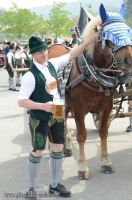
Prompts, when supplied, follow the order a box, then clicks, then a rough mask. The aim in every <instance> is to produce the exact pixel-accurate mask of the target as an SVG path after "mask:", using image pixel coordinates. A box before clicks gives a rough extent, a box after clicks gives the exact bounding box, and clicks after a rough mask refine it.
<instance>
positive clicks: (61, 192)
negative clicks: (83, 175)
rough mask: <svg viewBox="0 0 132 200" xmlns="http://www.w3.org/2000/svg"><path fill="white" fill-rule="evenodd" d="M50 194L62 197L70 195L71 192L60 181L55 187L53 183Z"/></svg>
mask: <svg viewBox="0 0 132 200" xmlns="http://www.w3.org/2000/svg"><path fill="white" fill-rule="evenodd" d="M49 194H52V195H54V194H55V196H60V197H70V196H71V192H70V191H68V190H67V189H66V188H65V186H64V185H61V184H60V183H58V185H57V186H56V187H55V188H53V187H52V186H51V185H50V186H49Z"/></svg>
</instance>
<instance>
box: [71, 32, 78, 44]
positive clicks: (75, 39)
mask: <svg viewBox="0 0 132 200" xmlns="http://www.w3.org/2000/svg"><path fill="white" fill-rule="evenodd" d="M71 37H72V42H71V43H72V47H74V46H75V45H77V44H78V40H77V35H76V33H72V36H71Z"/></svg>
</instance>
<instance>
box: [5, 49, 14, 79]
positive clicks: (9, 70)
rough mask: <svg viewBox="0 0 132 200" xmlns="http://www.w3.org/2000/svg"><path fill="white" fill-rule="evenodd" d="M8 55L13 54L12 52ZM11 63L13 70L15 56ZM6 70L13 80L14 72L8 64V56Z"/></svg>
mask: <svg viewBox="0 0 132 200" xmlns="http://www.w3.org/2000/svg"><path fill="white" fill-rule="evenodd" d="M8 53H11V52H8ZM11 62H12V66H13V68H15V58H14V56H13V55H12V58H11ZM6 70H7V72H8V74H9V76H10V77H11V78H13V77H14V72H13V71H12V69H11V67H10V65H9V63H8V57H7V56H6Z"/></svg>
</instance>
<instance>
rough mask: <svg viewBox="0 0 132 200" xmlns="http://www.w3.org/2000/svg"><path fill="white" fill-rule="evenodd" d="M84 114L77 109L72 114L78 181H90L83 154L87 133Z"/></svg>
mask: <svg viewBox="0 0 132 200" xmlns="http://www.w3.org/2000/svg"><path fill="white" fill-rule="evenodd" d="M84 116H85V115H84V114H83V113H81V112H80V110H79V109H76V112H74V117H75V122H76V127H77V136H76V137H77V141H78V144H79V152H78V178H79V179H84V180H85V179H90V173H89V169H88V167H87V165H86V157H85V152H84V144H85V141H86V137H87V133H86V128H85V123H84Z"/></svg>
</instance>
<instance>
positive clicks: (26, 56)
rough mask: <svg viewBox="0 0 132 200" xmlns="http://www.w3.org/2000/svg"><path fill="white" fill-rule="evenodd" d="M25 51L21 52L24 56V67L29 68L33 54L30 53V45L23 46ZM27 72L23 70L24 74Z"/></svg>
mask: <svg viewBox="0 0 132 200" xmlns="http://www.w3.org/2000/svg"><path fill="white" fill-rule="evenodd" d="M23 49H24V51H23V52H22V53H21V55H22V57H24V68H29V67H30V66H31V61H32V56H31V54H29V47H28V45H25V46H24V47H23ZM25 73H26V71H23V72H22V76H23V75H24V74H25Z"/></svg>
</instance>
